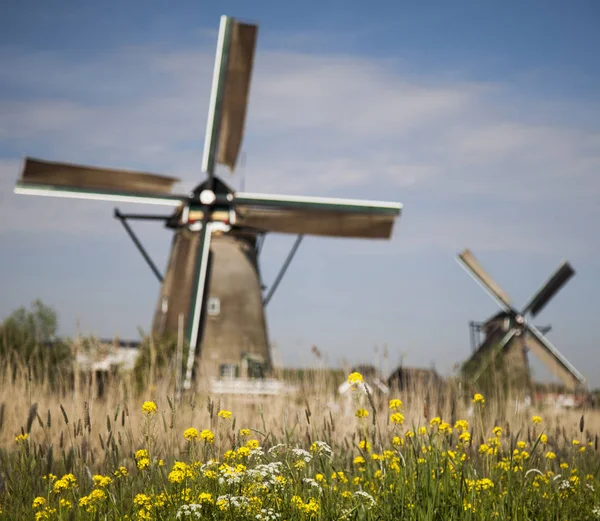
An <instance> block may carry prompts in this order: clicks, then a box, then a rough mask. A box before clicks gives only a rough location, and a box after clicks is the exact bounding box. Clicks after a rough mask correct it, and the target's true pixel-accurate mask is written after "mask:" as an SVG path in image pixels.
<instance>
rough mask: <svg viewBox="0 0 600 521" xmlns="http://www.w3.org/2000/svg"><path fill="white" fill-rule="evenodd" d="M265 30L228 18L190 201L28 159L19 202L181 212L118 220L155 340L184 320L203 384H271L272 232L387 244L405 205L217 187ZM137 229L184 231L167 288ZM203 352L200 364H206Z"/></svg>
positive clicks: (233, 156) (159, 181)
mask: <svg viewBox="0 0 600 521" xmlns="http://www.w3.org/2000/svg"><path fill="white" fill-rule="evenodd" d="M257 31H258V27H257V26H256V25H252V24H246V23H241V22H239V21H237V20H235V19H233V18H231V17H227V16H222V17H221V24H220V29H219V36H218V45H217V53H216V59H215V68H214V75H213V86H212V91H211V97H210V106H209V113H208V122H207V128H206V140H205V143H204V156H203V161H202V171H203V172H204V173H205V174H206V176H207V178H206V180H204V181H203V182H202V183H200V184H199V185H198V186H197V187H196V188H195V189H194V190H193V191H192V192H191V193H188V194H171V189H172V187H173V184H174V183H175V182H176V181H178V179H175V178H172V177H165V176H159V175H154V174H147V173H138V172H131V171H124V170H115V169H107V168H93V167H87V166H79V165H73V164H64V163H51V162H46V161H40V160H35V159H30V158H28V159H26V161H25V167H24V170H23V173H22V177H21V179H20V180H19V181H18V182H17V185H16V188H15V192H16V193H19V194H32V195H42V196H57V197H71V198H81V199H92V200H101V201H119V202H132V203H146V204H156V205H163V206H171V207H176V210H175V211H174V213H172V214H171V215H168V216H164V215H139V214H131V215H124V214H121V213H120V212H119V211H118V210H115V217H117V218H119V219H120V220H121V222H122V223H123V225H124V226H125V228H126V229H127V231H128V233H129V234H130V236H131V238H132V239H133V240H134V242H135V243H136V246H137V247H138V248H139V249H140V251H141V253H142V255H144V258H145V259H146V261H147V262H148V264H149V265H150V267H151V268H152V270H153V272H154V273H155V275H156V276H157V278H158V279H159V280H160V282H161V284H162V286H161V290H160V296H159V299H158V304H157V307H156V312H155V314H154V320H153V324H152V329H153V332H154V333H158V334H162V333H165V332H171V333H174V334H177V330H178V323H179V317H180V315H183V317H184V330H185V338H186V341H187V343H188V344H189V347H190V349H189V356H188V358H187V369H186V374H185V382H184V388H189V387H190V385H191V380H192V372H193V369H194V364H195V362H196V360H197V359H198V361H199V363H198V370H197V372H196V373H195V374H197V375H200V376H201V377H204V378H206V377H208V378H216V377H219V376H236V375H238V374H239V372H240V368H241V367H242V368H243V367H246V368H248V370H249V372H250V373H251V375H254V376H262V375H264V374H266V372H268V371H269V369H270V367H271V360H270V350H269V342H268V336H267V326H266V320H265V315H264V306H265V305H266V304H267V303H268V301H269V299H270V298H271V297H272V294H273V291H274V289H275V288H276V287H277V284H278V283H279V281H280V280H281V276H278V277H277V279H276V281H275V283H274V284H273V286H272V288H271V291H269V293H268V294H267V295H266V296H264V297H263V295H262V289H263V287H262V284H261V280H260V273H259V268H258V253H259V248H260V245H261V244H262V241H263V240H264V236H265V234H266V233H268V232H274V233H288V234H297V235H298V240H297V241H296V243H295V245H294V248H293V250H292V253H291V254H290V256H289V257H288V259H287V260H286V263H285V264H284V267H283V270H282V273H283V272H284V271H285V269H286V268H287V266H288V265H289V261H290V260H291V257H292V256H293V253H294V252H295V251H296V249H297V247H298V245H299V242H300V239H301V238H302V236H304V235H320V236H332V237H353V238H372V239H376V238H379V239H388V238H389V237H390V236H391V233H392V228H393V224H394V222H395V220H396V218H397V217H398V216H399V215H400V212H401V209H402V205H401V204H399V203H391V202H379V201H367V200H350V199H332V198H321V197H296V196H284V195H267V194H256V193H244V192H234V191H233V190H232V189H231V188H230V187H228V186H227V185H226V184H225V183H224V182H223V181H222V180H221V179H219V178H218V177H217V176H216V175H215V166H216V164H217V163H219V164H222V165H225V166H227V167H229V169H230V171H233V170H234V169H235V166H236V162H237V159H238V154H239V151H240V147H241V142H242V137H243V131H244V125H245V118H246V107H247V101H248V93H249V88H250V78H251V73H252V67H253V61H254V50H255V45H256V37H257ZM127 219H145V220H163V221H165V223H166V226H167V227H168V228H170V229H173V230H174V232H175V233H174V237H173V242H172V246H171V254H170V258H169V262H168V267H167V272H166V275H165V277H164V279H163V277H162V275H161V274H160V272H159V270H158V269H157V268H156V266H155V265H154V263H153V262H152V261H151V259H150V257H149V256H148V255H147V253H146V252H145V250H144V248H143V247H142V245H141V244H140V242H139V241H138V240H137V238H136V236H135V234H134V233H133V231H132V230H131V228H129V226H128V224H127V222H126V221H127ZM197 351H199V354H198V355H197Z"/></svg>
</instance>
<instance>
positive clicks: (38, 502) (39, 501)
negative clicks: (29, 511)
mask: <svg viewBox="0 0 600 521" xmlns="http://www.w3.org/2000/svg"><path fill="white" fill-rule="evenodd" d="M45 504H46V498H45V497H42V496H38V497H36V498H35V499H34V500H33V504H32V505H31V508H40V507H43V506H44V505H45Z"/></svg>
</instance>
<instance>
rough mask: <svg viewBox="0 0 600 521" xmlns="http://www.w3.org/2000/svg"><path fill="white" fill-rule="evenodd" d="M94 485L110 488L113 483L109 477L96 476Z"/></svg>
mask: <svg viewBox="0 0 600 521" xmlns="http://www.w3.org/2000/svg"><path fill="white" fill-rule="evenodd" d="M92 479H93V480H94V485H96V486H97V487H100V488H104V487H108V486H109V485H110V484H111V483H112V479H111V478H110V477H109V476H102V475H100V474H96V475H95V476H94V477H93V478H92Z"/></svg>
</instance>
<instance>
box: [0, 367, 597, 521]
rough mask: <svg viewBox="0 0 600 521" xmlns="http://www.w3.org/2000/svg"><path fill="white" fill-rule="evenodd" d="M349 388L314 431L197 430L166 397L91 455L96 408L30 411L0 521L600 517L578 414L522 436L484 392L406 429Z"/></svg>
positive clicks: (147, 405) (396, 413)
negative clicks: (347, 404)
mask: <svg viewBox="0 0 600 521" xmlns="http://www.w3.org/2000/svg"><path fill="white" fill-rule="evenodd" d="M349 381H350V382H351V383H352V384H353V391H352V392H351V398H350V399H351V405H352V409H351V410H352V415H351V416H350V417H344V416H343V413H342V412H340V414H339V416H338V417H337V418H336V417H335V416H333V414H330V416H329V418H327V417H321V418H319V420H320V421H319V423H316V422H315V421H313V413H312V411H311V409H310V406H307V405H305V410H304V417H303V418H301V417H298V416H297V417H296V418H295V419H294V420H293V421H290V422H289V423H288V425H285V424H284V425H282V426H281V428H279V429H272V430H270V429H269V427H268V425H267V424H266V423H267V421H266V419H265V414H264V412H263V411H262V410H261V409H260V408H259V409H258V410H257V412H256V414H255V416H254V418H252V419H251V417H249V416H248V415H244V414H241V415H238V414H236V412H235V411H233V412H232V411H230V410H226V409H220V408H219V407H218V406H217V405H216V404H215V403H214V402H212V401H210V400H209V401H208V402H207V407H206V409H205V411H203V413H204V414H203V421H201V422H200V421H196V420H195V418H194V415H193V414H191V413H192V412H193V411H194V410H195V409H196V407H197V405H196V404H195V403H193V402H192V401H190V402H189V403H188V406H187V407H183V408H184V409H185V413H184V415H183V416H184V417H183V418H179V419H178V420H176V418H177V417H178V416H180V415H181V411H180V409H179V408H178V406H177V405H176V404H175V403H174V402H173V400H171V399H168V400H166V403H164V404H163V403H160V401H159V404H157V403H156V402H154V401H145V402H144V403H141V402H140V403H139V405H138V409H137V410H136V411H128V409H127V408H121V407H120V406H117V407H116V408H115V410H114V411H112V413H111V414H109V415H107V416H106V417H105V418H104V420H102V421H103V423H104V424H105V425H104V432H103V433H102V432H98V441H97V443H99V446H98V447H96V448H92V445H93V444H94V442H92V440H91V439H90V434H91V433H92V416H91V413H90V406H89V403H85V404H84V408H83V409H84V410H83V413H84V414H83V418H81V419H77V420H76V421H75V420H73V419H71V418H70V417H69V414H68V412H67V410H66V409H65V408H64V407H62V406H60V407H59V408H60V412H59V415H58V417H56V415H53V414H52V413H51V412H50V411H48V413H47V415H46V418H42V417H41V416H40V415H39V414H38V412H37V408H36V407H35V406H33V407H32V409H31V410H30V413H29V418H28V421H27V425H26V426H25V428H23V429H22V432H21V433H20V434H17V435H16V437H15V438H14V440H13V446H12V447H11V448H7V449H3V450H2V451H1V452H0V455H1V460H2V489H1V490H2V492H1V495H0V498H1V499H0V501H1V508H2V513H1V514H0V516H1V517H0V518H2V519H35V520H44V519H60V520H71V519H89V520H92V519H94V520H95V519H114V520H116V519H140V520H154V519H156V520H171V519H172V520H175V519H237V520H245V519H247V520H250V519H253V520H265V521H267V520H268V521H275V520H304V519H348V520H350V519H390V520H392V519H394V520H395V519H414V520H426V519H431V520H433V519H440V520H441V519H444V520H452V519H472V520H475V519H482V520H484V519H485V520H487V519H557V520H558V519H560V520H562V519H570V520H572V519H582V520H584V519H599V518H600V492H599V490H600V482H599V479H598V471H599V463H600V459H599V458H598V455H597V449H598V447H597V444H598V441H597V438H596V437H594V439H591V438H590V436H589V432H588V433H587V435H586V434H585V433H586V432H587V430H586V429H584V423H585V419H584V418H583V417H582V418H581V419H580V421H579V422H576V424H575V425H572V426H571V432H570V433H568V432H567V431H566V429H565V428H562V429H561V428H560V427H558V426H555V428H554V429H548V424H547V421H546V419H544V418H543V417H541V416H538V415H533V416H528V417H527V418H526V424H525V425H524V427H525V428H521V429H519V430H517V431H515V430H514V429H511V427H510V425H508V424H503V425H499V424H498V425H496V424H495V423H496V422H494V421H493V418H492V417H491V416H495V415H497V410H496V411H494V412H493V413H490V408H489V404H488V403H486V400H485V399H484V397H483V396H481V395H479V394H476V395H475V396H474V397H473V398H472V400H471V403H470V404H468V405H467V407H468V409H467V411H468V412H467V413H466V415H465V416H467V415H468V414H470V416H469V417H468V419H467V418H466V417H465V418H462V419H458V420H456V421H454V422H453V423H452V424H451V423H449V422H447V421H445V420H444V418H443V417H439V416H435V417H431V418H429V419H427V420H426V421H422V422H421V423H415V422H414V421H413V422H412V423H411V422H410V420H409V418H410V416H411V415H410V414H409V411H407V410H406V407H405V405H404V404H403V403H402V401H401V400H400V399H398V398H393V399H391V400H389V402H387V403H386V407H385V409H386V410H383V409H378V408H377V407H376V404H375V403H374V400H373V397H371V396H369V395H368V393H365V388H364V386H363V385H362V383H361V381H362V377H361V375H360V374H358V373H353V374H351V375H350V376H349ZM182 404H183V402H182ZM290 405H292V402H291V401H290ZM281 413H282V411H281V410H280V411H279V414H281ZM420 415H422V411H421V413H420ZM241 416H243V417H244V418H245V420H246V421H245V422H243V423H241V422H240V421H239V420H238V417H241ZM413 417H414V416H413ZM421 418H422V420H425V418H423V417H422V416H421ZM132 419H135V422H132ZM290 419H291V418H289V417H288V418H287V421H289V420H290ZM98 420H99V419H98V418H95V421H94V423H98ZM181 421H187V422H188V423H187V427H186V428H185V429H176V428H175V425H176V424H177V423H178V422H181ZM284 423H285V422H284ZM338 424H342V425H343V428H342V429H338ZM133 425H135V428H134V427H133ZM487 426H490V427H489V428H488V427H487ZM339 430H341V431H342V433H340V432H338V431H339ZM550 430H552V431H553V432H550ZM58 433H60V434H59V439H58V442H57V443H55V442H53V438H54V437H55V436H56V435H57V434H58Z"/></svg>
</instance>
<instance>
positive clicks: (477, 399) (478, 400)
mask: <svg viewBox="0 0 600 521" xmlns="http://www.w3.org/2000/svg"><path fill="white" fill-rule="evenodd" d="M473 403H480V404H482V405H483V404H484V403H485V398H484V397H483V395H482V394H480V393H475V395H474V396H473Z"/></svg>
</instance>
